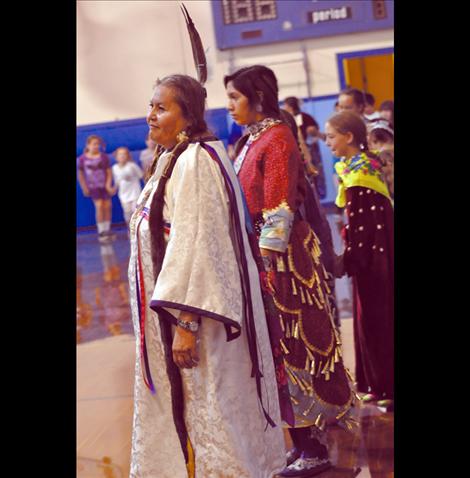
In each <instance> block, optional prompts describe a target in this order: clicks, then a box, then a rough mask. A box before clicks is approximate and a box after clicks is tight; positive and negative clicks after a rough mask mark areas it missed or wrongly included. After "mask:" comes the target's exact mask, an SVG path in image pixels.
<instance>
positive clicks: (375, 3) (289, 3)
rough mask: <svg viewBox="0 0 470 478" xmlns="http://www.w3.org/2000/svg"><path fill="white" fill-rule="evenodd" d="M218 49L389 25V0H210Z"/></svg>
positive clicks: (390, 12) (390, 14) (391, 6)
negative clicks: (211, 0)
mask: <svg viewBox="0 0 470 478" xmlns="http://www.w3.org/2000/svg"><path fill="white" fill-rule="evenodd" d="M212 13H213V20H214V26H215V33H216V40H217V47H218V48H219V49H220V50H225V49H228V48H237V47H242V46H249V45H261V44H267V43H275V42H281V41H292V40H302V39H307V38H315V37H324V36H329V35H341V34H345V33H353V32H360V31H370V30H381V29H386V28H393V22H394V12H393V0H345V1H341V0H215V1H213V2H212Z"/></svg>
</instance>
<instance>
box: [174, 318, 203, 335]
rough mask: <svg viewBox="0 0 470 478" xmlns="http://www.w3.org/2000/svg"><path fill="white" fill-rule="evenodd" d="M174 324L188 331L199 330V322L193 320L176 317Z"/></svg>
mask: <svg viewBox="0 0 470 478" xmlns="http://www.w3.org/2000/svg"><path fill="white" fill-rule="evenodd" d="M176 324H177V325H178V326H179V327H181V328H182V329H186V330H189V331H190V332H197V331H198V330H199V322H198V321H196V320H194V321H191V322H186V321H184V320H181V319H178V320H177V321H176Z"/></svg>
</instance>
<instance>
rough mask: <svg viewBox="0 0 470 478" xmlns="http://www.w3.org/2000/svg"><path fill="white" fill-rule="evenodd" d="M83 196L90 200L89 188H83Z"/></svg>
mask: <svg viewBox="0 0 470 478" xmlns="http://www.w3.org/2000/svg"><path fill="white" fill-rule="evenodd" d="M83 195H84V196H85V197H86V198H89V197H90V190H89V189H88V188H83Z"/></svg>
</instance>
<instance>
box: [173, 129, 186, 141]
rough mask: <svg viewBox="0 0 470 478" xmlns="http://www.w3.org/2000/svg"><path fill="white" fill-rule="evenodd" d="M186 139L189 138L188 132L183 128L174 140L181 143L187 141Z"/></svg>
mask: <svg viewBox="0 0 470 478" xmlns="http://www.w3.org/2000/svg"><path fill="white" fill-rule="evenodd" d="M188 139H189V136H188V133H186V131H185V130H183V131H181V132H179V133H178V134H177V135H176V140H177V141H178V143H182V142H183V141H188Z"/></svg>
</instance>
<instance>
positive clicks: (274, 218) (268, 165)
mask: <svg viewBox="0 0 470 478" xmlns="http://www.w3.org/2000/svg"><path fill="white" fill-rule="evenodd" d="M249 130H250V137H249V139H248V141H247V143H246V144H245V146H244V148H243V149H242V150H241V152H240V154H239V156H238V157H237V159H236V160H235V163H234V167H235V170H236V171H237V174H238V178H239V180H240V184H241V186H242V189H243V192H244V194H245V197H246V201H247V205H248V209H249V213H250V216H251V219H252V221H253V224H254V227H255V231H256V233H257V237H258V241H259V247H261V248H264V249H269V250H271V251H273V253H274V255H275V264H274V273H273V275H274V280H273V286H274V288H275V293H274V294H273V295H270V294H266V293H265V294H264V299H265V307H266V317H267V320H268V328H269V332H270V338H271V346H272V348H273V354H274V361H275V367H276V377H277V381H278V392H279V398H280V405H281V416H282V419H283V422H284V425H286V426H288V427H292V428H298V427H307V426H311V425H315V426H317V427H318V428H320V429H323V428H324V426H325V425H326V424H328V423H332V422H337V423H339V424H341V425H346V426H347V427H348V428H349V429H350V427H351V421H350V420H351V418H350V413H349V412H350V410H351V406H352V404H353V401H354V398H355V395H354V392H353V390H352V388H351V384H350V382H351V379H350V376H349V375H348V374H349V372H348V371H347V370H346V369H345V367H344V365H343V361H342V351H341V340H340V335H339V332H338V331H337V329H336V327H335V325H334V323H333V314H332V310H331V305H330V303H329V301H328V297H327V296H328V294H329V292H330V289H329V287H328V284H327V279H328V275H327V272H326V271H325V268H324V266H323V263H322V259H321V251H320V247H319V239H318V237H317V235H316V234H315V232H314V231H313V230H312V228H311V227H310V226H309V224H308V223H307V222H306V220H304V219H303V218H302V216H301V213H300V212H299V207H300V206H301V204H302V202H303V201H304V197H305V184H306V183H305V181H306V180H305V176H304V173H303V165H302V161H301V157H300V153H299V150H298V147H297V144H296V141H295V138H294V136H293V135H292V132H291V130H290V129H289V127H288V126H287V125H286V124H284V123H282V122H281V121H279V120H273V119H271V118H267V119H265V120H263V121H262V122H261V123H257V124H255V125H251V126H250V127H249ZM258 252H259V250H258Z"/></svg>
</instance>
